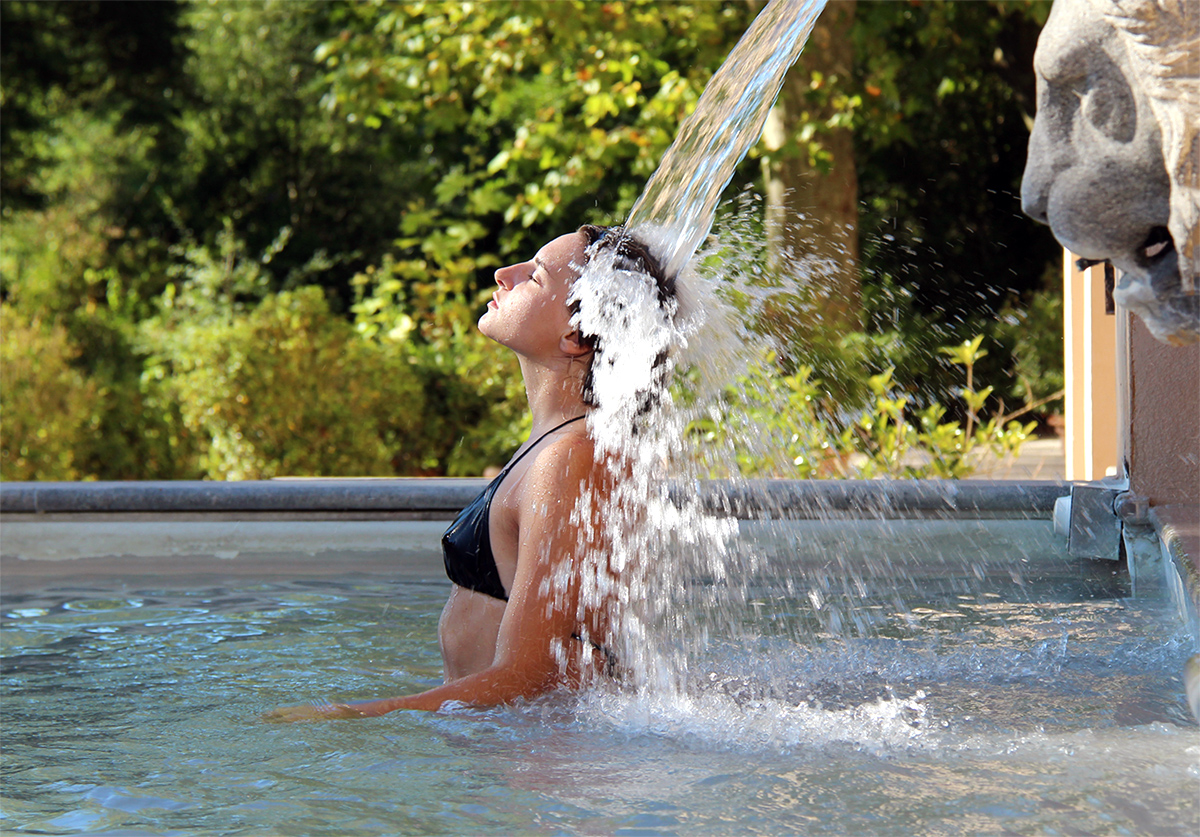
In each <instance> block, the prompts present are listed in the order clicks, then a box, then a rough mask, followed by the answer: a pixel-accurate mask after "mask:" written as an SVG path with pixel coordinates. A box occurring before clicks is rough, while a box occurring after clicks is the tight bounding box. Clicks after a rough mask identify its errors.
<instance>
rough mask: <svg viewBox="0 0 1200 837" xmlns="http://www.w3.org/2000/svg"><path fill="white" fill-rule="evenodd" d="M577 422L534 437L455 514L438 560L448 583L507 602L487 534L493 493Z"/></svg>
mask: <svg viewBox="0 0 1200 837" xmlns="http://www.w3.org/2000/svg"><path fill="white" fill-rule="evenodd" d="M581 418H583V416H576V417H575V418H573V419H567V420H566V421H564V422H563V423H562V424H560V425H558V426H557V427H554V428H551V429H550V430H547V431H546V432H545V433H543V434H542V435H541V436H538V438H537V441H535V442H534V443H533V444H532V445H530V446H529V447H527V448H525V450H523V451H521V454H520V456H518V457H517V458H516V459H514V460H512V461H511V462H509V463H508V464H507V465H505V466H504V470H503V471H501V472H500V473H499V475H497V477H496V478H495V479H494V480H492V481H491V482H490V483H488V486H487V488H485V489H484V490H483V493H482V494H480V495H479V496H478V497H476V498H475V499H474V500H472V501H471V504H470V505H469V506H467V507H466V508H465V509H463V510H462V511H461V512H459V513H458V517H456V518H455V519H454V522H453V523H451V524H450V528H449V529H447V530H446V534H444V535H442V557H443V559H444V560H445V562H446V575H447V576H448V577H449V578H450V580H451V581H453V582H454V583H455V584H457V585H458V586H459V587H466V588H467V589H468V590H474V591H475V592H476V593H483V594H484V595H486V596H491V597H492V598H495V599H500V600H502V601H508V593H506V592H505V590H504V585H503V584H502V583H501V582H500V571H499V570H497V569H496V558H495V556H494V555H492V539H491V536H490V535H489V534H488V516H489V514H490V513H491V510H492V498H493V497H494V496H496V491H497V490H498V489H499V488H500V483H501V482H503V481H504V478H505V477H506V476H508V472H509V471H511V470H512V469H513V466H514V465H516V464H517V463H518V462H520V461H521V460H522V459H523V458H524V457H525V454H527V453H529V452H530V451H531V450H533V449H534V448H536V447H537V446H538V445H539V444H540V443H541V441H542V439H545V438H546V437H547V436H549V435H550V434H551V433H553V432H554V431H555V430H561V429H562V428H564V427H566V426H567V425H568V424H570V423H571V422H574V421H579V420H580V419H581Z"/></svg>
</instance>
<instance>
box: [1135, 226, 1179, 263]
mask: <svg viewBox="0 0 1200 837" xmlns="http://www.w3.org/2000/svg"><path fill="white" fill-rule="evenodd" d="M1174 249H1175V242H1174V240H1173V239H1172V238H1171V233H1170V232H1169V231H1168V230H1167V228H1166V227H1155V228H1154V229H1152V230H1150V234H1149V235H1148V236H1146V240H1145V241H1143V242H1142V244H1141V246H1140V247H1138V249H1137V258H1138V261H1140V262H1142V263H1143V264H1144V265H1146V266H1147V267H1149V266H1150V265H1153V264H1154V263H1155V262H1159V261H1162V260H1163V259H1164V258H1165V257H1166V256H1167V255H1168V254H1170V252H1171V251H1172V250H1174Z"/></svg>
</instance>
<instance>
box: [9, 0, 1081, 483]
mask: <svg viewBox="0 0 1200 837" xmlns="http://www.w3.org/2000/svg"><path fill="white" fill-rule="evenodd" d="M1047 9H1048V3H1043V2H1034V0H990V1H989V2H950V3H941V2H921V1H920V0H912V2H867V0H860V2H859V3H858V4H857V6H856V8H855V15H854V22H853V28H852V37H853V40H854V45H855V55H856V59H855V63H854V69H853V72H852V73H850V74H849V75H848V76H847V77H834V78H820V79H817V78H814V79H812V80H811V82H812V83H811V84H809V89H810V90H811V95H812V97H813V98H814V102H816V100H818V99H831V100H835V101H836V103H837V105H838V108H839V111H838V112H839V114H840V115H839V117H838V124H839V125H849V126H850V127H851V128H852V130H853V132H854V155H855V160H854V163H855V166H856V169H857V174H858V183H859V191H858V195H857V197H856V200H857V201H858V204H859V207H860V212H859V218H860V220H859V239H860V241H861V242H862V246H861V253H860V264H861V272H862V278H861V282H862V289H863V299H862V307H863V317H862V321H863V323H864V327H863V330H862V331H861V332H855V333H852V334H819V333H813V331H812V329H811V328H810V327H808V328H807V330H806V328H799V327H795V325H794V323H791V322H790V321H789V319H788V318H789V314H788V312H787V311H786V310H785V311H782V312H776V314H775V315H774V317H775V320H776V322H774V323H771V322H764V324H763V327H764V328H772V329H774V330H775V331H776V333H777V334H779V335H780V341H781V343H783V344H784V345H782V346H781V349H782V351H781V353H780V358H781V360H780V362H779V364H778V368H777V373H778V375H779V376H780V377H781V378H784V377H786V376H788V375H792V376H794V375H795V374H796V371H797V368H798V365H800V364H804V365H805V367H806V368H810V369H815V370H816V371H815V375H816V377H817V378H819V379H821V380H822V381H825V382H827V383H828V382H832V383H830V388H831V390H833V391H834V392H835V395H836V397H837V399H838V400H839V402H840V403H841V404H842V406H844V407H846V408H847V409H848V408H849V407H852V406H853V405H854V404H855V403H856V399H857V400H859V401H862V400H864V399H866V400H868V401H869V400H870V398H871V397H872V395H871V392H870V389H869V387H868V386H867V382H868V381H869V380H870V379H871V376H872V375H878V374H880V373H882V372H884V370H887V369H892V370H894V378H895V382H896V384H897V385H898V386H900V387H902V388H903V389H904V390H905V392H907V393H910V398H911V409H912V410H914V411H916V410H924V409H927V408H928V407H929V406H930V405H932V404H934V403H936V402H938V401H944V402H946V403H947V404H951V405H953V404H954V403H955V402H956V400H957V399H956V398H955V397H954V393H955V391H956V390H955V386H956V385H957V383H958V381H957V378H956V370H955V369H954V366H953V364H952V363H950V362H949V360H948V359H947V358H946V357H945V356H942V355H939V354H938V352H937V351H936V349H937V348H938V347H939V346H943V345H947V344H952V343H959V342H962V341H964V340H966V339H968V338H971V337H974V336H975V335H984V336H985V339H986V344H987V345H988V346H989V347H990V351H989V352H988V354H987V356H986V358H984V359H982V360H981V361H980V364H979V368H978V369H976V375H977V377H978V378H979V379H981V380H986V381H987V382H989V383H990V384H991V385H992V387H993V390H992V392H993V395H992V398H993V400H996V401H999V400H1001V399H1004V400H1005V401H1006V403H1008V404H1010V405H1011V404H1012V403H1014V402H1019V401H1020V400H1021V399H1023V398H1036V397H1042V396H1044V395H1046V394H1048V393H1050V392H1052V391H1053V390H1055V389H1057V388H1058V387H1059V386H1061V380H1060V376H1061V371H1060V370H1061V359H1060V355H1059V354H1058V352H1060V351H1061V349H1060V348H1059V345H1058V343H1057V341H1056V340H1054V339H1053V338H1052V337H1048V335H1052V334H1054V333H1055V331H1056V329H1057V320H1056V318H1057V317H1058V308H1057V305H1058V297H1057V291H1056V289H1055V285H1054V282H1053V279H1052V278H1051V279H1049V280H1048V278H1047V277H1048V276H1050V277H1052V275H1053V270H1054V266H1055V264H1056V262H1057V258H1058V256H1057V253H1058V249H1057V247H1056V245H1055V244H1054V243H1053V240H1052V239H1051V238H1050V236H1049V233H1048V231H1046V230H1045V229H1044V228H1039V227H1036V226H1035V225H1034V224H1033V223H1032V222H1030V221H1028V220H1027V219H1025V218H1023V217H1022V216H1021V215H1020V211H1019V201H1018V199H1017V197H1016V192H1017V191H1018V184H1019V178H1020V172H1021V169H1022V168H1023V165H1024V156H1025V154H1024V152H1025V142H1026V139H1027V133H1028V122H1029V120H1031V118H1032V110H1033V103H1032V102H1033V95H1032V94H1033V78H1032V69H1031V59H1032V50H1033V46H1034V44H1035V43H1036V37H1037V33H1038V31H1039V29H1040V26H1041V23H1042V22H1043V21H1044V19H1045V15H1046V12H1047ZM752 17H753V9H752V6H751V4H749V3H745V2H699V3H646V2H505V0H497V2H489V3H466V2H462V3H457V2H456V3H392V2H382V0H373V1H372V2H359V3H349V2H334V1H333V0H329V2H312V3H287V2H270V1H269V0H268V1H267V2H247V3H223V2H212V1H211V0H192V1H190V2H174V1H173V2H158V3H128V2H99V0H91V1H89V0H83V1H82V2H25V1H24V0H4V1H3V2H2V3H0V18H2V19H0V39H2V43H0V93H2V97H3V100H2V108H3V113H2V115H0V213H2V222H3V227H2V236H3V242H2V243H3V248H2V252H0V298H2V300H3V309H2V312H0V313H2V317H0V328H2V330H3V368H2V370H0V371H2V377H0V395H2V399H0V404H2V406H0V410H2V413H0V421H2V422H3V427H2V429H0V437H2V438H0V476H2V477H3V478H4V479H97V478H99V479H146V478H200V477H209V478H228V477H247V478H248V477H262V476H272V475H276V474H295V475H300V474H327V475H333V474H355V473H358V474H455V475H460V474H478V473H480V472H481V471H482V469H483V468H484V467H485V466H487V465H491V464H496V463H499V462H502V461H503V459H504V458H505V457H506V455H507V454H508V453H509V452H510V451H511V450H512V449H513V448H514V447H515V446H516V445H517V444H518V443H519V442H520V441H521V439H522V438H523V434H524V432H526V431H527V429H528V424H527V422H528V419H527V417H526V415H525V412H524V405H523V399H522V397H521V396H522V391H521V387H520V381H519V375H518V371H517V368H516V365H515V363H513V362H512V361H511V359H510V358H508V357H506V356H505V353H504V352H503V351H502V350H500V349H498V348H497V347H495V346H493V345H491V344H489V343H487V342H486V341H484V340H483V339H482V338H480V337H479V335H478V334H477V333H476V332H475V331H474V327H473V326H474V320H475V318H476V317H477V315H478V313H479V312H480V310H481V308H482V302H483V300H485V298H486V294H487V293H488V292H489V288H490V286H491V284H492V279H491V271H492V270H493V269H494V268H495V267H496V266H497V265H499V264H502V263H505V262H507V261H509V260H514V259H518V258H524V257H525V256H526V255H527V254H528V252H529V251H531V250H532V249H534V248H536V246H538V245H539V244H540V243H541V242H542V241H544V240H546V239H548V238H550V237H553V236H554V235H558V234H561V233H562V232H563V231H564V230H569V229H573V228H574V227H575V226H577V225H578V224H580V223H583V222H592V223H602V224H608V223H618V222H619V221H620V220H621V219H622V218H623V217H624V215H625V214H626V213H627V212H628V210H629V208H630V207H631V206H632V203H633V201H634V200H635V198H636V197H637V195H638V193H639V192H640V189H641V187H642V185H643V184H644V183H645V181H646V179H647V178H648V177H649V175H650V174H651V173H652V172H653V170H654V167H655V165H656V164H657V161H658V159H659V158H660V156H661V155H662V153H663V151H664V150H665V149H666V147H667V145H668V144H669V143H670V141H671V139H672V138H673V137H674V134H675V131H676V129H677V127H678V125H679V122H680V121H681V120H682V119H683V118H684V117H686V115H687V114H689V113H690V112H691V109H692V108H693V107H694V106H695V103H696V100H697V99H698V98H699V95H700V93H701V92H702V90H703V88H704V85H705V83H706V82H707V80H708V78H709V77H710V76H711V74H712V73H713V72H714V71H715V70H716V68H717V67H718V66H719V65H720V62H721V61H722V60H723V58H724V56H725V55H726V54H727V52H728V51H729V49H731V48H732V46H733V44H734V43H735V42H736V40H737V38H738V37H739V36H740V35H741V33H742V32H743V31H744V29H745V28H746V26H747V25H748V24H749V22H750V20H751V19H752ZM817 110H818V109H817V108H815V107H814V110H813V113H816V112H817ZM791 128H792V131H793V132H794V137H795V143H796V145H797V147H801V146H803V147H804V148H805V149H807V150H809V151H811V152H813V153H815V154H816V155H817V156H818V157H819V156H820V150H821V136H822V133H823V131H825V130H827V129H828V125H826V124H825V123H824V122H821V121H819V120H817V119H816V118H815V117H813V116H812V115H811V114H809V115H805V114H801V115H800V116H799V117H798V118H797V120H796V122H795V124H793V125H792V126H791ZM762 153H763V152H762V149H761V148H760V149H757V150H756V151H755V152H754V153H753V154H752V155H751V157H750V158H749V159H748V160H747V161H746V163H745V164H744V166H743V167H742V168H741V170H739V173H738V175H737V176H736V177H735V180H734V183H733V184H732V185H731V187H730V188H731V194H737V193H739V192H741V191H742V190H744V189H747V188H751V189H753V188H756V184H760V183H761V177H762V165H761V164H762V162H763V161H762V159H761V157H762ZM864 403H865V401H864ZM914 415H915V412H914ZM959 418H963V416H959Z"/></svg>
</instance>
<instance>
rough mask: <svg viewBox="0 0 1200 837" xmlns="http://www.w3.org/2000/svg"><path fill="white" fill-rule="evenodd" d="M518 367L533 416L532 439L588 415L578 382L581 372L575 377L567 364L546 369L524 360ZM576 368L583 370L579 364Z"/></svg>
mask: <svg viewBox="0 0 1200 837" xmlns="http://www.w3.org/2000/svg"><path fill="white" fill-rule="evenodd" d="M520 363H521V375H522V376H523V377H524V379H525V397H526V399H528V401H529V412H530V413H531V414H532V416H533V427H532V435H534V436H537V435H539V434H541V433H544V432H546V431H547V430H549V429H550V428H552V427H554V426H555V425H558V424H562V423H563V422H564V421H566V420H567V419H573V418H575V417H577V416H581V415H583V414H584V413H586V412H587V410H588V408H587V405H586V404H584V403H583V394H582V390H583V387H582V383H581V380H580V379H581V377H582V371H580V374H579V375H576V374H572V373H573V372H574V371H575V369H574V368H572V367H570V366H569V365H568V364H563V365H561V366H559V365H555V366H553V367H548V366H545V365H542V364H539V363H537V362H535V361H531V360H529V359H527V358H523V357H522V358H520ZM575 367H578V369H579V370H582V369H583V367H582V365H581V364H579V363H578V362H577V363H576V364H575Z"/></svg>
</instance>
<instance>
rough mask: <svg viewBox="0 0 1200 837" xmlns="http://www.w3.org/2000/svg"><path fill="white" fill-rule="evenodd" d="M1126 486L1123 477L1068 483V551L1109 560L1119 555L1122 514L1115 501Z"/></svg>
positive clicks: (1118, 557)
mask: <svg viewBox="0 0 1200 837" xmlns="http://www.w3.org/2000/svg"><path fill="white" fill-rule="evenodd" d="M1127 488H1128V484H1127V483H1126V482H1125V481H1124V480H1120V481H1113V482H1095V483H1078V484H1076V485H1073V486H1071V525H1070V530H1069V531H1068V533H1067V554H1068V555H1070V556H1071V557H1073V558H1099V559H1104V560H1109V561H1116V560H1119V559H1120V557H1121V518H1120V517H1118V515H1117V512H1116V501H1117V498H1118V496H1120V495H1121V494H1122V493H1128V492H1127V490H1126V489H1127Z"/></svg>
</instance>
